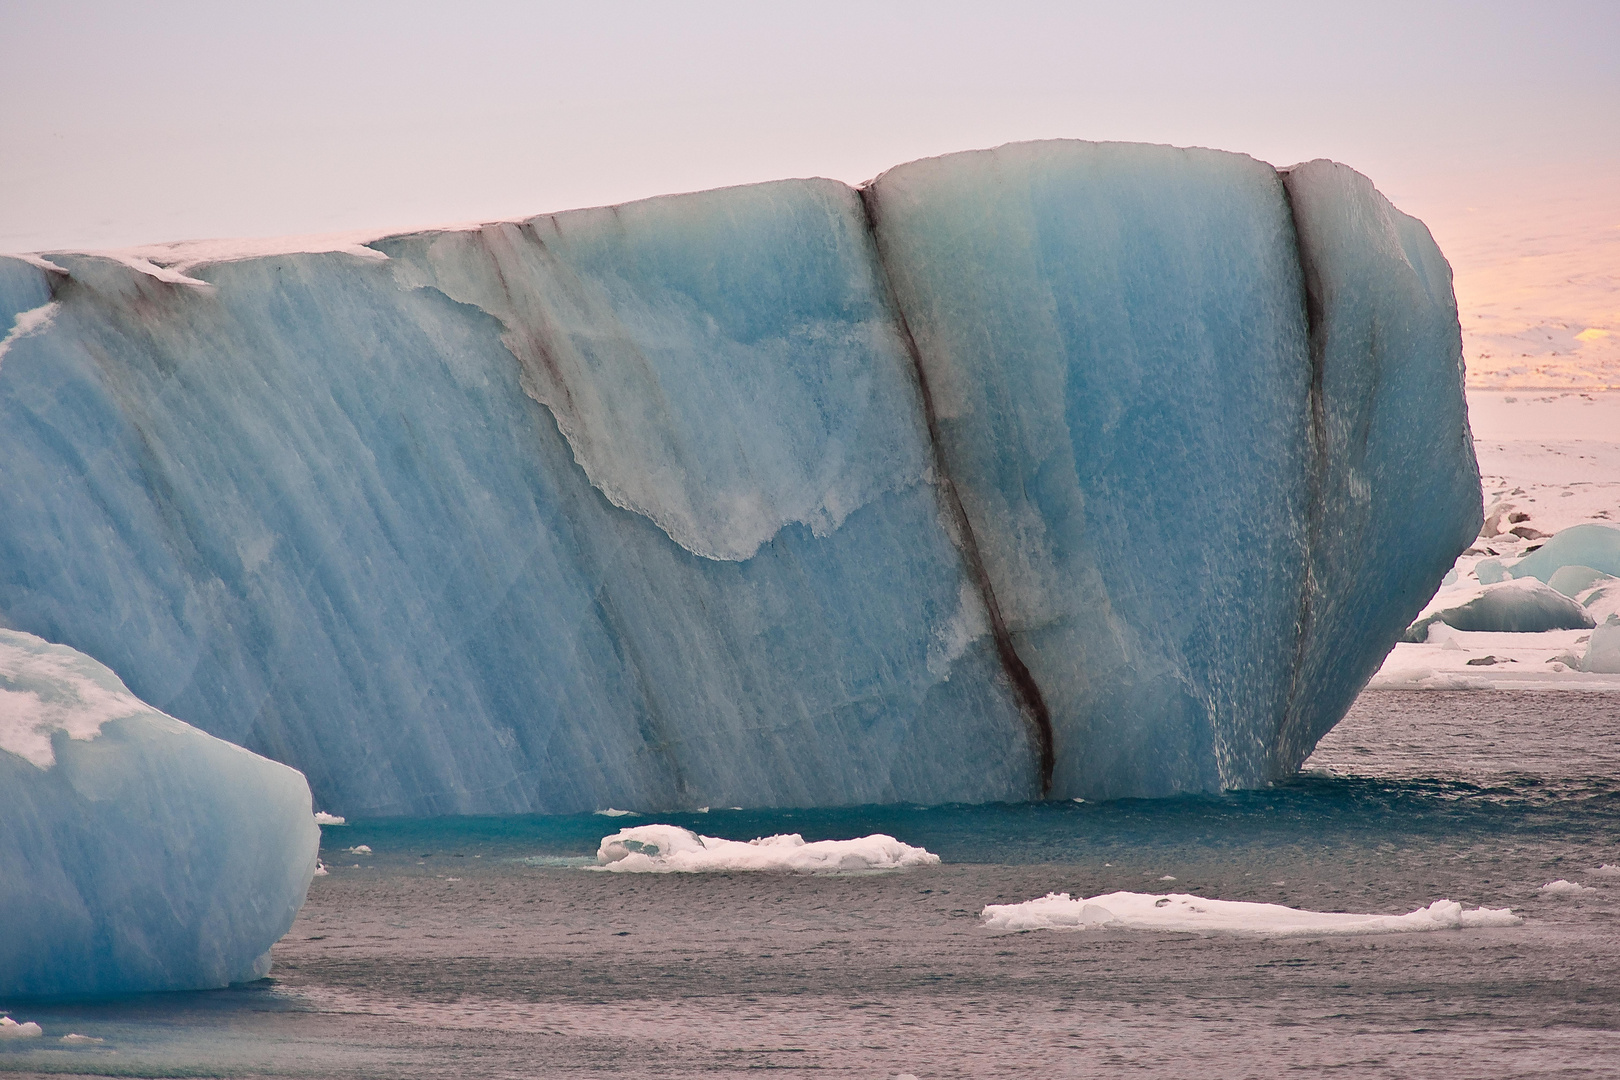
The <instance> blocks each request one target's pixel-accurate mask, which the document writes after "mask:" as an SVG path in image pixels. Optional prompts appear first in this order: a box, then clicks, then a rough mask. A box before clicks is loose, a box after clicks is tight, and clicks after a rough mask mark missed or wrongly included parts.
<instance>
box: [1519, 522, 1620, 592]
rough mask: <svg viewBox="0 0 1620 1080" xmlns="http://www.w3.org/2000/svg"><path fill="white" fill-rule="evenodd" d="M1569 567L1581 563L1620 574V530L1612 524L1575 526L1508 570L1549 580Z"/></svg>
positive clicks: (1611, 574)
mask: <svg viewBox="0 0 1620 1080" xmlns="http://www.w3.org/2000/svg"><path fill="white" fill-rule="evenodd" d="M1568 566H1580V567H1586V568H1588V569H1591V570H1594V571H1596V572H1597V573H1600V574H1608V575H1609V576H1610V577H1620V529H1616V528H1614V527H1612V526H1609V525H1594V524H1586V525H1572V526H1570V527H1569V528H1567V529H1562V530H1560V531H1559V532H1558V533H1557V534H1556V535H1555V536H1553V538H1552V539H1551V540H1548V541H1547V542H1546V543H1545V544H1542V545H1541V547H1539V548H1537V549H1536V550H1535V551H1532V552H1531V553H1530V554H1528V555H1526V556H1525V557H1524V558H1522V559H1520V560H1519V561H1518V562H1516V563H1514V564H1513V565H1512V566H1511V567H1510V568H1509V569H1508V573H1510V574H1512V575H1513V576H1514V577H1516V578H1524V577H1533V578H1537V579H1538V580H1541V581H1546V582H1550V581H1551V580H1552V577H1553V575H1554V574H1556V573H1557V572H1558V571H1559V570H1562V569H1563V568H1565V567H1568Z"/></svg>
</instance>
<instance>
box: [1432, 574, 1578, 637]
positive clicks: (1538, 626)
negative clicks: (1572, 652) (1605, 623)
mask: <svg viewBox="0 0 1620 1080" xmlns="http://www.w3.org/2000/svg"><path fill="white" fill-rule="evenodd" d="M1465 595H1466V594H1465ZM1435 623H1445V624H1446V625H1447V626H1449V627H1451V628H1452V629H1454V630H1470V631H1484V632H1488V633H1506V634H1540V633H1543V632H1545V631H1547V630H1589V629H1591V627H1592V625H1593V620H1592V616H1591V615H1590V614H1588V613H1587V611H1586V609H1585V608H1583V607H1582V606H1581V605H1580V604H1579V603H1577V602H1576V601H1575V600H1573V599H1571V598H1570V597H1568V596H1565V595H1564V594H1563V593H1561V592H1559V591H1558V590H1556V589H1553V588H1551V587H1550V586H1547V585H1543V584H1542V583H1541V582H1539V581H1537V580H1536V579H1535V578H1520V579H1516V580H1513V581H1503V582H1499V583H1497V584H1495V585H1486V586H1485V587H1484V588H1483V589H1480V590H1478V594H1477V595H1475V596H1474V597H1473V598H1472V599H1470V600H1468V601H1466V602H1465V603H1461V604H1454V605H1453V606H1451V607H1447V608H1443V609H1441V610H1439V611H1436V612H1434V613H1433V614H1430V615H1426V616H1424V617H1423V618H1421V619H1419V620H1418V621H1417V622H1415V623H1413V624H1412V625H1411V627H1409V628H1408V629H1407V631H1406V635H1405V638H1404V640H1406V641H1408V642H1418V643H1422V642H1425V641H1428V640H1429V629H1430V627H1431V626H1433V625H1434V624H1435Z"/></svg>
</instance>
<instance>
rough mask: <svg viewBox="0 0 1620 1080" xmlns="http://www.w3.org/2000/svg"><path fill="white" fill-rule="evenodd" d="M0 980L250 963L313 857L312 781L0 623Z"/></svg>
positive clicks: (174, 974)
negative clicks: (162, 709) (189, 722)
mask: <svg viewBox="0 0 1620 1080" xmlns="http://www.w3.org/2000/svg"><path fill="white" fill-rule="evenodd" d="M0 820H3V821H4V823H5V827H4V828H3V829H0V995H5V996H20V995H39V996H61V995H96V994H109V993H118V992H122V991H131V990H175V989H194V988H204V987H217V986H224V985H226V984H228V983H232V982H240V981H245V980H249V979H256V978H259V977H262V976H263V975H264V974H265V973H266V972H267V971H268V970H269V967H270V946H271V945H272V944H273V943H274V942H275V941H276V940H277V939H278V938H280V937H281V935H282V934H284V933H286V931H287V928H288V927H290V926H291V925H292V922H293V918H294V916H295V915H297V913H298V908H299V907H300V906H301V905H302V904H303V901H304V893H305V891H306V890H307V889H308V888H309V883H310V878H311V876H312V875H313V874H314V871H315V854H316V848H317V846H318V844H319V830H318V829H317V828H316V826H315V820H314V817H313V816H312V815H311V813H310V795H309V787H308V785H307V784H305V782H304V778H303V777H301V776H299V775H298V773H296V772H294V771H293V770H292V769H289V768H287V767H286V766H284V765H279V764H276V763H275V762H271V761H266V760H265V759H264V758H262V757H258V756H257V755H255V754H251V753H249V752H248V751H246V750H243V749H242V748H241V747H238V746H232V745H231V744H229V743H226V742H223V741H221V740H219V739H216V738H214V737H213V736H210V735H206V734H204V733H203V732H201V731H198V730H197V729H196V728H194V727H191V726H189V725H187V724H183V723H181V722H180V721H178V720H175V719H174V718H172V717H169V716H165V715H164V714H163V713H161V712H158V711H157V710H156V709H153V708H151V707H150V706H148V705H146V704H144V703H143V702H141V701H140V700H139V699H137V698H136V697H135V696H134V695H133V694H131V693H130V692H129V691H128V690H127V689H126V688H125V687H124V685H123V683H121V682H120V681H119V680H118V677H117V676H116V675H114V674H113V673H112V672H111V671H110V670H108V669H107V668H106V667H104V666H103V665H101V664H99V663H97V662H96V661H94V660H92V659H91V658H90V657H88V656H85V655H84V654H82V653H79V652H76V651H75V650H73V649H70V648H68V647H67V646H65V645H52V644H49V643H47V642H45V641H42V640H40V639H39V638H37V637H34V636H32V635H30V634H24V633H18V632H16V631H12V630H5V629H0Z"/></svg>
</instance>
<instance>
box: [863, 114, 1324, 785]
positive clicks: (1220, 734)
mask: <svg viewBox="0 0 1620 1080" xmlns="http://www.w3.org/2000/svg"><path fill="white" fill-rule="evenodd" d="M869 199H870V201H871V203H872V205H873V207H874V214H873V216H874V220H875V222H876V232H877V237H878V243H879V246H880V250H881V252H882V256H883V259H884V262H885V264H886V265H887V267H888V268H889V273H890V276H891V279H892V280H893V282H894V288H895V293H896V296H897V298H898V300H899V303H900V307H901V309H902V311H903V312H904V315H905V318H906V321H907V324H908V326H909V327H910V330H911V333H912V335H913V336H914V338H915V340H916V344H917V354H918V356H919V358H920V363H921V366H922V369H923V371H924V372H925V374H926V378H927V382H928V387H929V391H930V394H931V397H932V401H933V406H934V410H935V413H936V416H937V419H938V428H939V433H940V440H941V450H942V453H943V459H944V462H945V466H946V470H947V472H948V473H949V475H950V476H951V478H952V480H953V481H954V483H955V485H956V489H957V491H958V492H959V493H960V495H961V499H962V503H963V506H964V508H965V510H966V512H967V516H968V519H969V521H970V523H971V526H972V529H973V532H974V534H975V536H976V537H977V540H978V544H979V548H980V550H981V551H982V553H983V558H984V564H985V570H986V573H987V574H988V577H989V581H990V585H991V587H992V589H993V591H994V594H995V596H996V598H997V600H998V601H999V603H1000V606H1001V610H1002V613H1003V615H1004V616H1005V619H1006V625H1007V629H1008V630H1009V631H1010V632H1011V634H1012V639H1013V642H1014V643H1015V647H1016V649H1017V652H1018V654H1019V656H1021V657H1022V658H1023V660H1024V662H1025V663H1026V664H1027V665H1028V668H1029V670H1030V672H1031V673H1032V675H1033V676H1034V678H1035V680H1036V682H1037V683H1038V684H1039V685H1040V688H1041V690H1042V692H1043V694H1044V695H1045V699H1046V702H1047V704H1048V706H1049V707H1050V710H1051V716H1052V725H1053V729H1054V732H1053V734H1054V739H1055V742H1056V750H1057V776H1056V784H1055V787H1054V791H1055V793H1057V794H1060V795H1084V796H1086V797H1099V796H1101V797H1106V796H1116V795H1128V794H1131V795H1145V794H1165V793H1169V792H1173V791H1182V790H1198V789H1218V788H1221V787H1226V786H1241V785H1245V784H1252V783H1255V782H1256V781H1258V780H1260V779H1262V778H1263V775H1264V768H1265V765H1264V756H1265V751H1266V749H1267V748H1268V747H1269V745H1270V743H1271V741H1272V738H1273V736H1274V732H1275V727H1276V723H1277V718H1278V717H1280V715H1281V714H1282V712H1283V710H1284V709H1285V708H1286V703H1287V697H1288V693H1289V689H1290V678H1291V666H1292V662H1293V643H1294V640H1295V624H1296V622H1297V619H1298V614H1299V603H1300V594H1301V590H1302V588H1303V584H1304V547H1305V526H1306V521H1305V511H1306V501H1307V487H1306V484H1307V472H1308V465H1309V462H1308V448H1309V447H1308V438H1307V419H1308V413H1307V409H1306V398H1307V391H1308V385H1309V361H1308V353H1307V335H1306V329H1307V328H1306V322H1305V308H1304V304H1303V302H1302V291H1301V283H1300V274H1299V264H1298V260H1297V257H1296V254H1295V249H1294V237H1293V227H1292V224H1291V222H1290V219H1289V215H1288V207H1287V202H1286V200H1285V199H1284V197H1283V192H1282V187H1281V183H1280V181H1279V180H1278V177H1277V173H1276V171H1275V170H1274V169H1272V168H1271V167H1270V166H1269V165H1266V164H1264V163H1263V162H1258V161H1255V160H1253V159H1252V158H1248V157H1244V156H1241V155H1237V154H1225V153H1219V152H1215V151H1205V150H1176V149H1172V148H1169V147H1146V146H1135V145H1126V144H1095V143H1076V142H1051V143H1028V144H1022V145H1015V146H1008V147H1002V148H1001V149H998V150H993V151H981V152H975V153H968V154H953V155H949V156H947V157H942V158H936V159H931V160H928V161H920V162H915V163H913V164H910V165H903V166H900V167H899V168H896V169H893V170H891V171H890V172H888V173H885V174H884V175H883V176H881V177H879V178H878V179H877V180H876V181H874V183H873V184H872V186H871V189H870V192H869Z"/></svg>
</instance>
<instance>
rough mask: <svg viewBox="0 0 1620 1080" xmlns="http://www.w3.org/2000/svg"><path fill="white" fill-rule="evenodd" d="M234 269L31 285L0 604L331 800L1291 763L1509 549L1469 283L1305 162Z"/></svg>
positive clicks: (115, 260) (1417, 232)
mask: <svg viewBox="0 0 1620 1080" xmlns="http://www.w3.org/2000/svg"><path fill="white" fill-rule="evenodd" d="M213 259H214V261H211V262H202V263H199V264H197V265H179V264H176V265H174V266H168V265H164V266H159V265H156V264H154V263H153V262H151V261H141V260H137V259H133V258H129V257H114V256H94V255H82V254H52V255H50V256H49V257H48V261H45V260H40V259H34V260H29V261H24V260H8V259H0V330H3V332H4V335H5V337H4V341H5V344H4V346H3V349H4V352H3V355H0V461H3V462H4V463H5V465H4V468H3V469H0V505H4V506H6V508H7V513H6V514H5V515H3V516H0V567H3V568H4V569H3V570H0V619H3V621H4V622H5V623H6V624H7V625H10V626H13V627H16V628H18V629H20V630H25V631H28V632H31V633H34V634H38V635H40V636H41V637H44V638H46V639H48V640H51V641H60V642H65V643H67V644H69V645H71V646H73V647H74V648H76V649H78V650H80V651H82V652H84V653H86V654H88V655H90V656H93V657H95V658H96V659H97V660H99V661H101V662H103V663H105V664H107V665H108V666H109V667H111V668H112V669H113V670H115V671H117V672H118V673H119V674H120V675H121V676H122V677H123V678H124V679H125V680H126V682H127V683H128V684H129V687H130V689H131V690H132V691H134V692H135V693H136V694H137V695H139V696H140V697H141V698H142V699H143V700H145V701H148V702H150V703H152V704H153V705H154V706H156V707H158V708H160V709H162V710H164V711H165V712H168V713H170V714H172V715H174V716H178V717H181V718H183V719H185V720H187V721H189V722H191V723H194V724H196V725H197V726H198V727H201V728H202V729H204V730H206V731H209V732H210V733H212V734H215V735H218V736H220V737H221V738H224V739H227V740H230V741H232V742H235V743H238V744H241V745H243V746H246V747H248V748H250V749H252V750H255V751H257V752H259V753H263V754H265V755H266V756H268V757H271V758H274V759H276V760H278V761H283V762H286V763H288V764H291V765H293V766H295V767H296V768H298V769H300V770H302V771H303V772H304V773H305V774H306V775H307V776H308V778H309V783H310V785H311V787H312V788H313V789H314V791H315V793H316V795H317V796H318V798H319V800H320V802H321V804H322V805H323V806H326V807H327V808H329V809H331V810H334V811H337V812H340V813H345V814H349V815H355V814H385V813H415V814H433V813H472V812H518V811H539V812H572V811H581V810H599V809H602V808H604V807H608V806H621V807H626V806H628V807H634V808H637V809H642V810H648V809H658V808H680V807H692V806H700V805H708V804H711V803H712V804H721V805H751V806H766V805H807V804H820V805H827V804H849V803H861V802H890V801H915V802H925V803H938V802H945V801H952V800H964V801H985V800H994V799H1023V798H1029V797H1033V796H1039V795H1041V794H1042V793H1043V792H1049V793H1051V794H1059V795H1068V796H1082V797H1088V798H1091V797H1106V796H1119V795H1155V794H1165V793H1170V792H1175V791H1189V790H1216V789H1220V788H1224V787H1233V786H1244V785H1250V784H1255V783H1260V782H1263V781H1265V780H1268V779H1271V778H1274V777H1277V776H1283V775H1287V774H1288V773H1289V772H1291V771H1292V770H1293V769H1294V768H1295V767H1297V765H1298V763H1299V762H1300V761H1301V760H1303V758H1304V756H1305V754H1306V753H1308V752H1309V749H1310V747H1311V745H1313V744H1314V742H1315V740H1316V739H1317V738H1319V737H1320V735H1321V734H1322V733H1323V732H1325V731H1326V730H1327V729H1328V728H1329V727H1331V725H1332V724H1333V723H1334V722H1336V721H1337V719H1338V718H1339V717H1340V716H1341V715H1342V714H1343V712H1344V710H1345V709H1346V708H1348V706H1349V703H1350V700H1351V699H1352V698H1353V696H1354V694H1355V693H1356V691H1357V690H1359V688H1360V686H1361V685H1362V684H1363V683H1364V682H1365V680H1366V678H1367V677H1368V676H1370V674H1371V673H1372V672H1373V671H1374V670H1375V669H1376V668H1377V666H1378V663H1379V661H1380V660H1381V659H1382V658H1383V656H1384V654H1385V653H1386V652H1387V651H1388V648H1389V646H1390V644H1392V643H1393V642H1394V640H1395V639H1396V638H1397V637H1398V636H1399V634H1400V633H1401V631H1402V630H1403V629H1404V628H1405V627H1406V625H1407V623H1408V622H1409V621H1410V620H1411V618H1412V617H1413V616H1415V615H1416V614H1417V612H1418V610H1419V609H1420V608H1421V607H1422V604H1423V601H1424V600H1426V599H1427V597H1428V596H1429V595H1430V593H1432V591H1433V587H1434V585H1435V583H1436V582H1438V581H1439V579H1440V577H1441V575H1442V574H1443V573H1444V572H1445V570H1446V569H1447V568H1448V567H1449V566H1450V565H1451V562H1452V560H1453V559H1454V558H1455V556H1456V555H1457V553H1458V552H1459V551H1460V550H1461V549H1462V547H1463V546H1465V545H1466V543H1467V541H1468V540H1469V539H1471V538H1472V536H1473V535H1475V532H1476V531H1477V528H1478V517H1479V511H1480V508H1479V498H1478V487H1477V475H1476V472H1475V466H1474V462H1473V456H1472V447H1471V443H1470V442H1469V438H1468V429H1467V424H1466V417H1465V413H1464V410H1463V403H1462V394H1461V381H1460V378H1461V366H1460V364H1461V361H1460V354H1459V352H1458V347H1457V327H1456V313H1455V307H1454V305H1453V304H1452V301H1451V295H1450V289H1449V272H1448V271H1447V269H1446V267H1445V263H1444V261H1443V259H1441V258H1440V255H1439V252H1438V251H1437V250H1436V249H1435V248H1434V246H1433V243H1432V241H1430V240H1429V239H1428V236H1427V233H1426V232H1425V231H1424V230H1423V228H1422V226H1421V225H1420V224H1418V223H1416V222H1414V221H1412V219H1410V218H1406V217H1404V215H1401V214H1400V213H1399V212H1398V211H1396V210H1394V209H1393V208H1392V207H1390V206H1389V204H1388V203H1387V202H1385V201H1384V200H1383V199H1382V197H1381V196H1379V195H1378V194H1377V193H1376V192H1375V191H1373V189H1372V187H1371V185H1370V184H1368V183H1367V182H1366V181H1365V179H1364V178H1362V177H1360V176H1358V175H1357V174H1355V173H1353V172H1351V171H1350V170H1348V169H1344V168H1343V167H1341V166H1335V165H1330V164H1328V163H1312V164H1311V165H1307V166H1303V167H1299V168H1296V169H1294V170H1291V171H1289V172H1287V173H1286V175H1280V174H1279V173H1278V172H1277V170H1275V169H1273V168H1272V167H1271V166H1269V165H1265V164H1264V163H1261V162H1258V161H1255V160H1253V159H1250V158H1247V157H1243V156H1241V155H1234V154H1224V153H1219V152H1214V151H1202V150H1174V149H1171V148H1166V147H1146V146H1129V145H1099V144H1088V143H1045V144H1027V145H1021V146H1010V147H1004V148H1002V149H1000V150H996V151H989V152H984V153H978V154H961V155H953V156H950V157H946V158H941V159H936V160H932V161H926V162H918V163H914V164H912V165H909V166H902V167H900V168H898V169H895V170H892V171H891V172H889V173H888V174H885V175H884V176H883V177H881V178H879V179H878V180H877V181H875V182H873V183H872V184H871V185H868V186H867V187H866V188H864V189H862V190H860V191H857V190H855V189H851V188H849V187H846V186H844V185H842V184H838V183H834V182H831V181H822V180H810V181H787V182H781V183H774V184H760V185H752V186H749V187H744V188H733V189H728V190H723V191H715V192H706V193H702V194H697V195H685V196H674V197H668V198H662V199H654V200H648V201H645V202H640V203H633V204H629V205H627V206H621V207H615V208H609V209H602V210H587V211H575V212H571V213H564V214H556V215H548V216H544V217H537V218H534V219H530V220H527V221H522V222H511V223H502V224H493V225H488V226H483V227H479V228H473V229H462V230H449V231H439V232H428V233H418V234H406V235H399V236H394V237H389V238H383V239H379V240H378V241H376V242H374V243H372V244H371V245H370V246H369V247H367V248H354V247H353V246H352V245H351V246H350V247H349V248H347V249H345V250H342V251H323V252H312V253H305V254H299V253H296V252H287V251H286V250H285V246H283V247H282V248H280V249H278V250H277V251H275V252H274V253H268V254H262V255H258V256H243V257H235V258H226V257H224V254H222V253H216V254H215V256H213ZM1375 326H1376V327H1379V328H1380V332H1379V333H1378V334H1377V335H1370V334H1369V328H1370V327H1375ZM1470 485H1472V486H1470Z"/></svg>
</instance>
